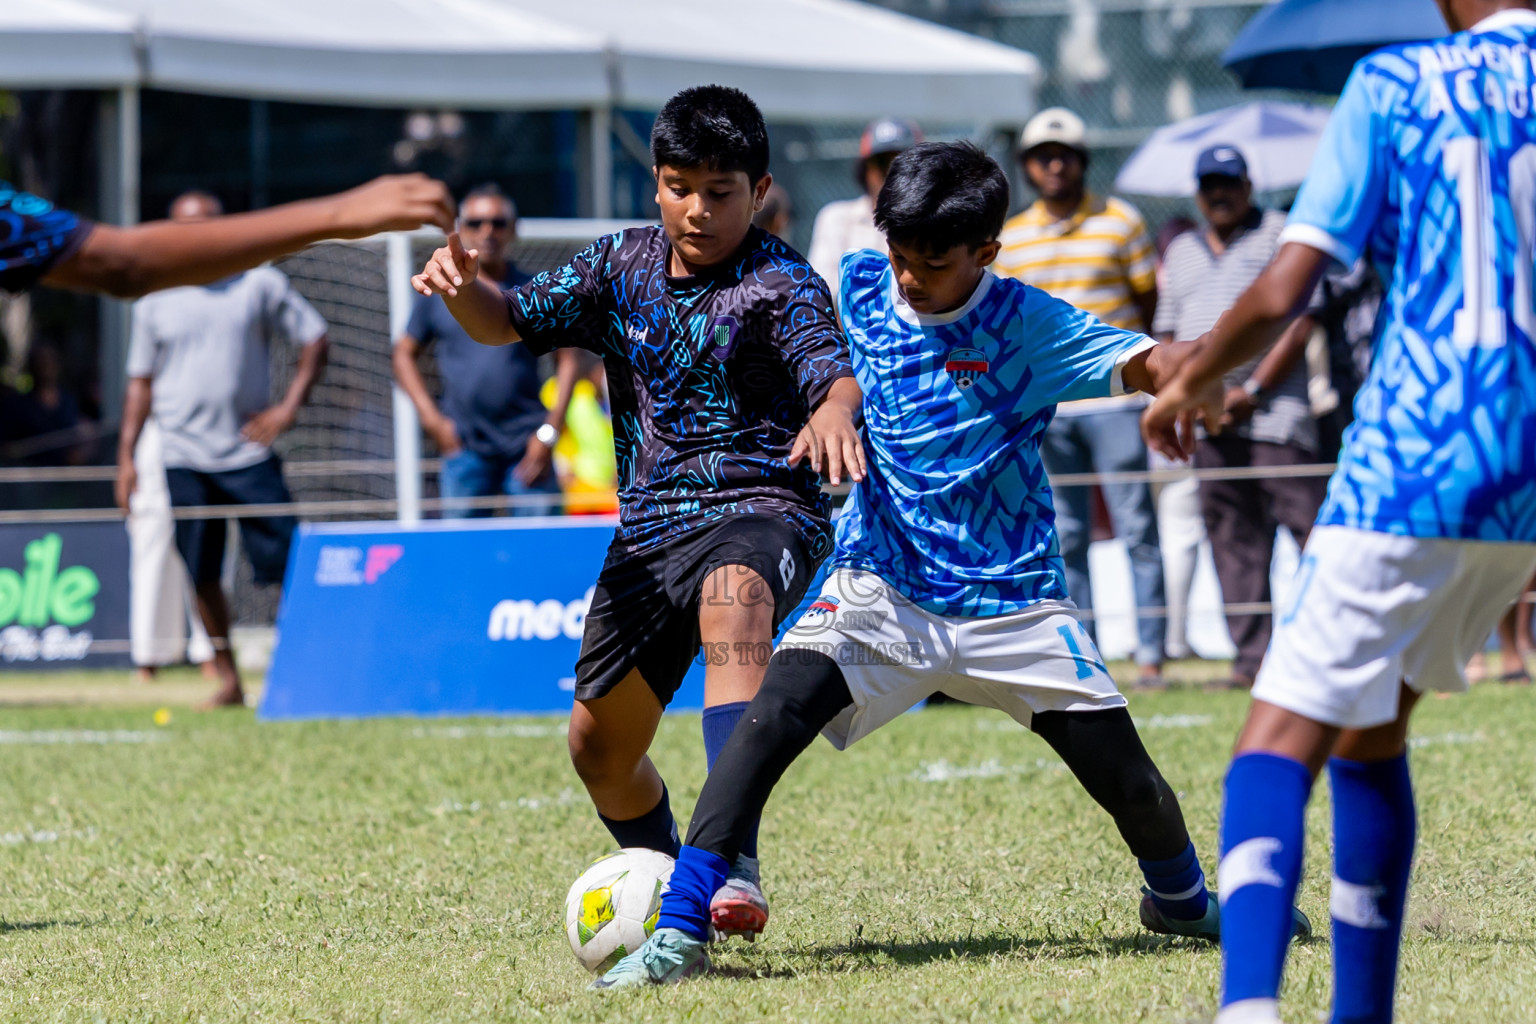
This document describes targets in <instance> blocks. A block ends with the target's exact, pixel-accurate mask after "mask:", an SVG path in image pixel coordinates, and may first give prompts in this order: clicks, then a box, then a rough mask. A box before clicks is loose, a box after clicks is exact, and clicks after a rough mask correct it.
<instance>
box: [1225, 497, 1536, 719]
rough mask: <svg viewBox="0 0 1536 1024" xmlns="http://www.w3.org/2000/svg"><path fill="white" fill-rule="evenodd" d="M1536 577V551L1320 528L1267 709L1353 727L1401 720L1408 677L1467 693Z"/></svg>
mask: <svg viewBox="0 0 1536 1024" xmlns="http://www.w3.org/2000/svg"><path fill="white" fill-rule="evenodd" d="M1533 572H1536V544H1504V543H1490V542H1486V541H1470V540H1441V539H1432V538H1431V539H1425V538H1419V537H1401V536H1397V535H1395V534H1389V533H1377V532H1375V531H1372V530H1356V529H1353V528H1351V527H1346V526H1318V527H1316V528H1314V529H1313V530H1312V535H1311V537H1310V538H1308V540H1307V547H1306V550H1305V551H1303V552H1302V556H1301V564H1300V565H1299V566H1298V567H1297V569H1296V578H1295V580H1294V582H1293V583H1292V584H1291V590H1290V593H1289V594H1287V595H1286V598H1285V601H1284V603H1283V606H1282V607H1281V609H1280V610H1279V614H1278V615H1277V617H1276V619H1275V631H1274V636H1273V638H1272V639H1271V640H1270V646H1269V653H1268V654H1266V655H1265V656H1264V665H1263V667H1262V668H1261V669H1260V670H1259V677H1258V680H1257V681H1256V682H1255V683H1254V686H1253V696H1254V699H1256V700H1262V701H1264V702H1265V703H1266V704H1275V705H1278V706H1279V707H1282V708H1285V709H1286V710H1288V711H1294V712H1296V713H1297V714H1299V715H1305V716H1306V717H1308V718H1310V719H1312V720H1313V721H1317V722H1323V723H1325V724H1327V725H1335V726H1339V727H1340V728H1344V729H1369V728H1372V727H1374V726H1378V725H1385V724H1386V723H1388V722H1391V721H1395V720H1396V718H1397V714H1398V696H1399V694H1400V692H1401V688H1402V684H1403V683H1404V682H1406V683H1407V684H1408V685H1409V686H1411V687H1413V688H1414V689H1415V690H1417V691H1419V692H1420V693H1423V692H1424V691H1426V690H1442V691H1446V692H1456V691H1462V690H1465V689H1466V688H1467V677H1466V674H1465V669H1466V665H1467V662H1468V661H1470V660H1471V658H1472V656H1473V655H1474V654H1476V653H1477V652H1478V651H1480V650H1482V649H1483V645H1484V644H1486V643H1487V642H1488V637H1489V635H1490V634H1491V633H1492V632H1493V628H1494V626H1496V625H1497V624H1498V621H1499V617H1500V616H1502V615H1503V614H1504V612H1505V611H1506V610H1507V609H1508V608H1509V606H1510V605H1511V604H1512V603H1513V602H1514V601H1515V599H1516V598H1518V597H1519V596H1520V594H1521V593H1522V592H1523V591H1524V590H1525V586H1526V584H1527V583H1528V582H1529V581H1530V579H1531V575H1532V573H1533Z"/></svg>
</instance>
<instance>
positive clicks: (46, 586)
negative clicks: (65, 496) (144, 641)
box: [0, 523, 129, 671]
mask: <svg viewBox="0 0 1536 1024" xmlns="http://www.w3.org/2000/svg"><path fill="white" fill-rule="evenodd" d="M127 640H128V533H127V531H126V530H124V529H123V524H122V523H69V524H60V525H57V526H25V525H23V526H0V670H5V669H12V670H28V671H31V670H36V669H43V668H108V667H120V666H124V665H127V664H129V659H128V643H127Z"/></svg>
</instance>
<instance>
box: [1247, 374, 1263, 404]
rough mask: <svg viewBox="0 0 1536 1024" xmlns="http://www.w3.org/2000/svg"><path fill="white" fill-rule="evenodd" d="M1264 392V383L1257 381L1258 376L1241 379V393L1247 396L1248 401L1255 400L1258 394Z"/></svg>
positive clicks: (1257, 398)
mask: <svg viewBox="0 0 1536 1024" xmlns="http://www.w3.org/2000/svg"><path fill="white" fill-rule="evenodd" d="M1263 393H1264V385H1263V384H1260V383H1259V378H1257V377H1249V378H1248V379H1247V380H1245V381H1243V394H1245V395H1247V396H1248V401H1250V402H1257V401H1258V400H1259V396H1260V395H1262V394H1263Z"/></svg>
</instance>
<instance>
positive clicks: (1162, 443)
mask: <svg viewBox="0 0 1536 1024" xmlns="http://www.w3.org/2000/svg"><path fill="white" fill-rule="evenodd" d="M1328 260H1329V256H1328V255H1327V254H1326V253H1324V252H1322V251H1321V250H1318V249H1314V248H1312V247H1311V246H1310V245H1303V244H1301V243H1299V242H1290V243H1287V244H1286V245H1285V246H1284V247H1282V248H1281V250H1280V253H1279V255H1277V256H1276V257H1275V259H1274V262H1272V263H1271V264H1270V265H1269V267H1268V269H1266V270H1265V271H1264V273H1262V274H1260V275H1259V278H1258V280H1256V281H1254V282H1253V284H1251V285H1249V286H1248V290H1247V291H1245V292H1243V294H1242V295H1241V296H1240V297H1239V298H1238V300H1237V302H1236V303H1235V304H1234V305H1233V307H1232V308H1231V309H1229V310H1227V312H1225V313H1223V314H1222V316H1221V319H1220V320H1218V321H1216V326H1215V327H1212V328H1211V329H1210V331H1208V332H1207V333H1206V334H1205V336H1204V337H1202V338H1201V339H1200V340H1199V341H1197V342H1195V343H1194V344H1195V345H1196V348H1195V349H1194V351H1193V352H1191V353H1190V354H1189V356H1188V357H1187V358H1185V359H1184V360H1183V361H1182V365H1180V366H1179V368H1178V371H1177V373H1176V374H1175V375H1174V377H1173V379H1172V380H1170V381H1168V382H1167V383H1166V384H1165V385H1164V386H1163V387H1162V388H1161V389H1160V390H1159V391H1158V393H1157V395H1158V397H1157V400H1156V401H1155V402H1153V403H1152V405H1151V407H1150V408H1148V409H1147V411H1146V413H1145V414H1143V416H1142V420H1141V429H1142V433H1143V434H1144V435H1145V436H1146V439H1147V443H1148V444H1150V445H1152V446H1153V447H1154V448H1156V449H1157V450H1158V451H1161V452H1162V453H1163V454H1165V455H1170V456H1173V457H1175V458H1179V457H1182V455H1183V452H1182V449H1180V448H1179V446H1178V445H1172V446H1169V439H1170V438H1171V437H1173V436H1174V434H1173V431H1174V426H1175V424H1176V422H1177V421H1178V419H1179V417H1180V415H1181V414H1183V413H1188V412H1193V411H1194V410H1196V409H1200V410H1202V411H1203V412H1204V413H1205V415H1206V421H1207V426H1210V425H1211V419H1212V412H1213V410H1212V407H1211V405H1210V397H1211V389H1212V388H1213V387H1214V388H1215V389H1216V390H1217V392H1218V393H1219V391H1220V385H1221V376H1222V374H1224V373H1226V372H1227V371H1228V370H1231V369H1233V368H1235V367H1238V366H1241V365H1242V364H1243V363H1245V362H1247V361H1248V360H1249V359H1252V358H1253V357H1254V356H1255V355H1257V354H1258V353H1260V352H1263V351H1265V350H1266V349H1268V348H1269V347H1270V346H1272V345H1274V344H1275V342H1277V341H1278V340H1280V337H1281V335H1282V334H1284V333H1285V331H1286V329H1287V328H1288V327H1290V325H1291V322H1292V321H1293V320H1295V319H1296V317H1298V316H1299V315H1301V313H1303V312H1304V311H1305V310H1306V306H1307V302H1308V301H1309V300H1310V299H1311V297H1312V294H1313V293H1314V292H1315V291H1316V290H1317V283H1318V281H1320V280H1321V279H1322V276H1323V272H1324V271H1325V270H1327V269H1328ZM1220 409H1221V403H1220V401H1219V400H1218V402H1217V403H1216V406H1215V408H1214V411H1215V413H1216V414H1217V415H1218V416H1219V412H1220Z"/></svg>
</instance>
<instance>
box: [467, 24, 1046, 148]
mask: <svg viewBox="0 0 1536 1024" xmlns="http://www.w3.org/2000/svg"><path fill="white" fill-rule="evenodd" d="M496 2H499V3H501V4H502V5H503V6H505V7H509V8H515V9H517V10H520V11H530V12H531V11H543V10H547V9H548V7H547V5H546V4H544V3H543V2H542V0H496ZM554 16H555V17H558V18H560V19H561V20H563V21H566V22H569V23H571V24H575V25H580V26H583V27H584V28H587V29H589V30H590V31H592V32H595V33H597V34H599V35H601V36H602V37H603V39H604V41H605V43H606V45H607V47H608V49H609V50H610V52H611V53H612V54H613V58H614V93H613V98H612V103H613V105H614V106H616V107H628V108H632V109H640V110H655V109H657V108H658V107H660V106H661V105H662V104H663V103H665V102H666V100H667V98H668V97H670V96H672V95H673V94H674V93H676V92H677V91H679V90H680V89H684V88H687V87H688V86H690V85H699V84H701V83H704V82H718V83H720V84H722V85H733V86H736V87H737V88H740V89H742V90H744V91H746V92H747V93H749V94H750V95H751V96H752V97H753V99H755V100H756V101H757V103H758V105H759V106H760V107H762V110H763V113H764V114H765V115H766V116H767V117H769V118H770V119H778V120H786V121H826V120H846V121H863V120H869V119H872V118H875V117H880V116H882V115H886V114H898V115H901V116H904V117H911V118H914V119H917V120H930V121H950V122H954V121H965V122H972V123H983V124H993V125H1013V124H1022V123H1023V122H1024V120H1025V119H1026V118H1028V116H1029V115H1030V113H1031V112H1032V110H1033V108H1034V86H1035V82H1036V80H1037V79H1038V78H1039V75H1040V66H1039V62H1038V61H1036V59H1035V58H1034V57H1033V56H1032V55H1031V54H1028V53H1025V52H1024V51H1022V50H1016V49H1014V48H1012V47H1009V46H1003V45H1002V44H1000V43H994V42H991V41H990V40H986V39H980V38H977V37H975V36H971V35H967V34H965V33H963V32H956V31H954V30H952V29H947V28H942V27H940V26H937V25H934V24H932V23H930V22H926V21H921V20H919V19H917V18H911V17H907V16H906V15H901V14H895V13H893V12H891V11H887V10H885V9H883V8H879V7H875V6H873V5H871V4H867V3H855V2H851V0H774V2H773V3H763V0H561V2H560V3H559V5H558V7H557V10H556V13H555V14H554Z"/></svg>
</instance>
